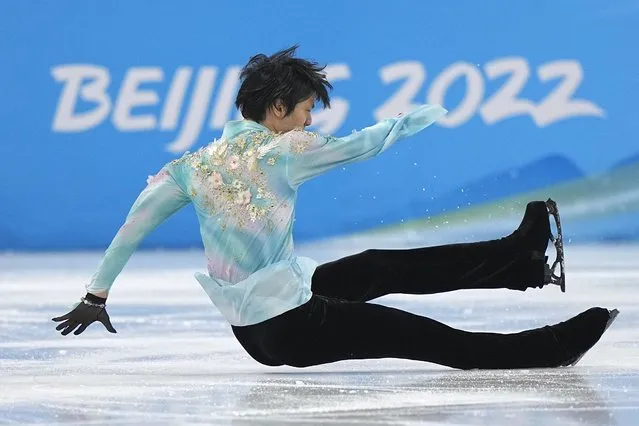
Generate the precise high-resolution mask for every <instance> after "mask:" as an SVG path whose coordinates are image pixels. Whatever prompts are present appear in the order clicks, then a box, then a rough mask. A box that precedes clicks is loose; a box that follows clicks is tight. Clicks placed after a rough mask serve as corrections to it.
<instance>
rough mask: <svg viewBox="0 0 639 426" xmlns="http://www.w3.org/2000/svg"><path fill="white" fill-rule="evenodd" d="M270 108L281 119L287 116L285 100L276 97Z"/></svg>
mask: <svg viewBox="0 0 639 426" xmlns="http://www.w3.org/2000/svg"><path fill="white" fill-rule="evenodd" d="M270 110H271V113H272V114H273V115H274V116H275V117H277V118H279V119H280V120H281V119H283V118H284V117H286V113H287V112H288V111H287V108H286V104H284V102H283V101H282V100H281V99H280V98H277V99H275V101H274V102H273V103H272V104H271V106H270Z"/></svg>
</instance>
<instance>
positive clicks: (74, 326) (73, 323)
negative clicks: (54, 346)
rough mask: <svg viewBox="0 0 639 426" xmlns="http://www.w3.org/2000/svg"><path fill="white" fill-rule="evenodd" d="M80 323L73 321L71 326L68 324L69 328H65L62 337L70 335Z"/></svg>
mask: <svg viewBox="0 0 639 426" xmlns="http://www.w3.org/2000/svg"><path fill="white" fill-rule="evenodd" d="M79 324H80V323H78V322H76V321H73V322H72V323H71V324H69V326H68V327H67V328H65V329H64V330H63V331H62V335H63V336H66V335H67V334H69V333H71V332H72V331H73V329H74V328H76V327H77V326H78V325H79Z"/></svg>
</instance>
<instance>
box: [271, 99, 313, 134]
mask: <svg viewBox="0 0 639 426" xmlns="http://www.w3.org/2000/svg"><path fill="white" fill-rule="evenodd" d="M314 104H315V96H311V97H309V98H307V99H305V100H303V101H301V102H299V103H298V104H297V105H295V108H294V109H293V111H292V112H291V113H290V114H287V113H286V112H287V111H286V108H285V107H284V106H283V105H282V104H281V103H279V102H276V103H275V105H273V107H271V108H270V111H269V113H267V119H266V120H265V121H266V123H265V124H267V127H269V128H271V130H274V131H276V132H288V131H289V130H293V129H304V128H305V127H307V126H310V125H311V123H312V122H313V119H312V117H311V111H312V110H313V106H314ZM269 116H270V117H269Z"/></svg>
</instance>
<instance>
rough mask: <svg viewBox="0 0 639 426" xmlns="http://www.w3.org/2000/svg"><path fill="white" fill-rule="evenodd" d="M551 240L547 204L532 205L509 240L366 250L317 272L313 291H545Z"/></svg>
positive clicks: (346, 295) (368, 295)
mask: <svg viewBox="0 0 639 426" xmlns="http://www.w3.org/2000/svg"><path fill="white" fill-rule="evenodd" d="M549 235H550V224H549V221H548V211H547V210H546V203H544V202H541V201H539V202H532V203H529V204H528V206H527V208H526V213H525V216H524V219H523V220H522V224H521V225H520V226H519V228H518V229H517V230H516V231H515V232H513V234H511V235H509V236H508V237H505V238H501V239H498V240H492V241H482V242H475V243H464V244H449V245H443V246H436V247H425V248H418V249H407V250H366V251H364V252H362V253H359V254H356V255H353V256H348V257H345V258H342V259H339V260H336V261H334V262H330V263H326V264H324V265H321V266H320V267H318V268H317V270H316V272H315V274H314V276H313V286H312V290H313V292H314V293H316V294H320V295H325V296H328V297H334V298H340V299H344V300H351V301H367V300H372V299H374V298H377V297H380V296H383V295H386V294H391V293H406V294H432V293H440V292H446V291H453V290H460V289H478V288H510V289H516V290H526V289H527V288H528V287H541V286H543V285H544V284H546V283H547V282H548V280H547V268H546V260H545V257H544V253H545V250H546V248H547V245H548V240H549Z"/></svg>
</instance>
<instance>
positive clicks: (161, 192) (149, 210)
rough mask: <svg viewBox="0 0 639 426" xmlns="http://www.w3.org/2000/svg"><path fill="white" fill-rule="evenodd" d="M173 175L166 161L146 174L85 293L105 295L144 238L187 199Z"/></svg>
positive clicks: (185, 203)
mask: <svg viewBox="0 0 639 426" xmlns="http://www.w3.org/2000/svg"><path fill="white" fill-rule="evenodd" d="M175 176H176V175H175V170H174V169H173V168H172V166H171V165H170V164H169V165H167V166H165V167H164V168H162V170H160V172H159V173H158V174H157V175H155V176H151V177H149V180H148V181H147V186H146V188H145V189H144V190H143V191H142V192H141V193H140V195H139V196H138V197H137V199H136V200H135V202H134V203H133V206H132V207H131V209H130V211H129V213H128V215H127V217H126V220H125V222H124V224H123V225H122V227H120V229H119V230H118V232H117V234H116V235H115V237H114V238H113V241H112V242H111V244H110V245H109V247H108V248H107V250H106V252H105V254H104V257H103V258H102V262H101V263H100V266H99V268H98V270H97V272H96V273H95V274H94V275H93V277H92V279H91V282H90V283H89V284H88V285H87V291H88V292H90V293H92V294H95V295H97V296H100V297H107V293H108V292H109V289H110V288H111V286H112V285H113V281H115V278H116V277H117V276H118V274H119V273H120V272H121V271H122V269H123V268H124V266H125V264H126V263H127V262H128V260H129V258H130V257H131V255H132V254H133V252H134V251H135V250H136V248H137V247H138V245H139V244H140V242H141V241H142V240H143V239H144V237H146V236H147V235H148V234H149V233H150V232H151V231H153V230H154V229H155V228H156V227H157V226H158V225H160V224H161V223H162V222H163V221H165V220H166V219H167V218H168V217H169V216H171V215H172V214H173V213H175V212H176V211H178V210H179V209H181V208H182V207H184V206H186V205H187V204H188V203H189V202H190V201H191V200H190V198H189V197H188V196H187V195H186V194H185V192H184V191H183V189H182V188H181V187H180V185H178V183H177V182H176V180H175Z"/></svg>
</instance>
